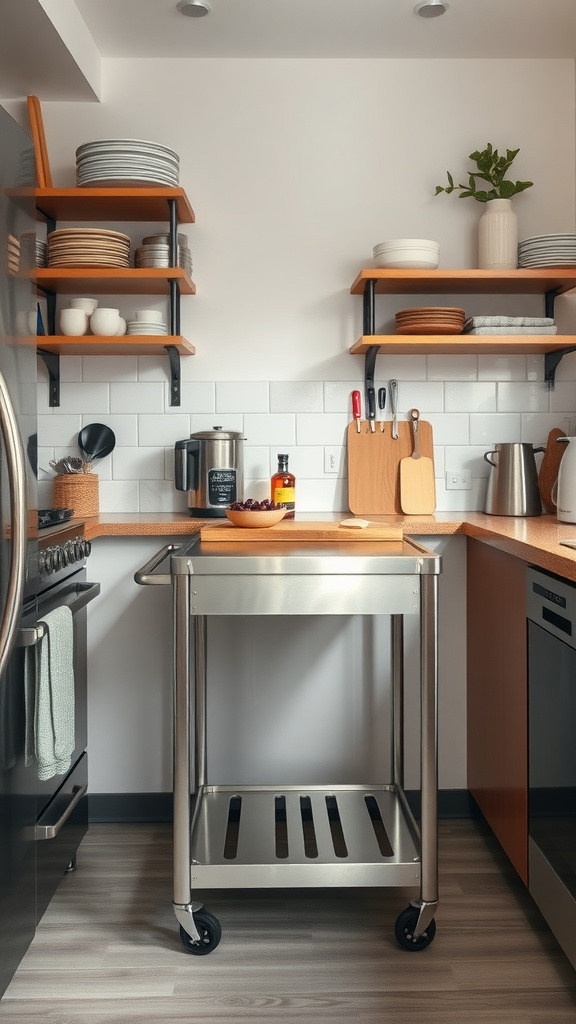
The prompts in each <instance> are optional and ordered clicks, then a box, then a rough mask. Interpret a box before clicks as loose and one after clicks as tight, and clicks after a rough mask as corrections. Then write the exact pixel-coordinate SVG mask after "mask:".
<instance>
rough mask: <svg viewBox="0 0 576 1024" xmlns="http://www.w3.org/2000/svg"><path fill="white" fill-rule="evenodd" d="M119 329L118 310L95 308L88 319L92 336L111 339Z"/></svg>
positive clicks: (103, 307)
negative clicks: (96, 335) (97, 335)
mask: <svg viewBox="0 0 576 1024" xmlns="http://www.w3.org/2000/svg"><path fill="white" fill-rule="evenodd" d="M119 327H120V310H119V309H107V308H106V307H105V306H97V307H96V309H95V310H94V312H93V313H92V316H91V317H90V329H91V331H92V333H93V334H100V335H103V336H104V337H109V338H110V337H113V335H115V334H116V331H117V330H118V328H119Z"/></svg>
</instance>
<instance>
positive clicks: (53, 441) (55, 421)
mask: <svg viewBox="0 0 576 1024" xmlns="http://www.w3.org/2000/svg"><path fill="white" fill-rule="evenodd" d="M81 426H82V417H81V416H80V415H79V414H78V413H75V414H74V415H72V416H65V415H59V416H52V415H50V416H46V415H40V416H39V417H38V443H39V444H41V445H50V446H52V447H54V446H55V445H74V444H76V439H77V437H78V431H79V430H80V428H81Z"/></svg>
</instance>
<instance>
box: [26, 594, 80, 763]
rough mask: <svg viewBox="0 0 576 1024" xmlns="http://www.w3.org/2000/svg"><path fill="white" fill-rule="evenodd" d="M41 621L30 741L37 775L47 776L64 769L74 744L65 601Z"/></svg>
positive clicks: (71, 635) (69, 617)
mask: <svg viewBox="0 0 576 1024" xmlns="http://www.w3.org/2000/svg"><path fill="white" fill-rule="evenodd" d="M42 621H43V622H44V624H45V626H46V630H47V632H46V636H45V637H44V638H43V639H42V640H41V641H40V657H39V665H38V674H37V677H36V709H35V716H34V744H35V753H36V760H37V762H38V778H39V779H51V778H52V777H53V776H54V775H62V774H63V772H66V771H68V769H69V768H70V765H71V763H72V754H73V751H74V747H75V745H76V744H75V735H74V733H75V729H74V726H75V706H74V631H73V624H72V612H71V611H70V609H69V608H68V607H66V605H62V606H61V607H60V608H55V609H54V611H52V612H48V614H47V615H45V616H44V619H43V620H42Z"/></svg>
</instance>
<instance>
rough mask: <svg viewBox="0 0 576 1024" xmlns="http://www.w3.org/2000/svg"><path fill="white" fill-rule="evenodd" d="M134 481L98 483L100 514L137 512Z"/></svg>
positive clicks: (136, 488)
mask: <svg viewBox="0 0 576 1024" xmlns="http://www.w3.org/2000/svg"><path fill="white" fill-rule="evenodd" d="M139 511H140V509H139V501H138V483H137V481H136V480H111V481H109V482H108V481H103V482H101V483H100V512H103V513H106V512H108V513H122V512H139Z"/></svg>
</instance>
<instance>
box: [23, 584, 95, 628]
mask: <svg viewBox="0 0 576 1024" xmlns="http://www.w3.org/2000/svg"><path fill="white" fill-rule="evenodd" d="M99 593H100V584H99V583H72V584H71V585H70V587H69V588H68V589H67V590H65V589H64V590H61V591H60V592H59V593H56V594H54V595H53V596H52V597H50V599H46V600H45V601H43V602H41V603H40V607H39V609H38V618H39V619H40V620H42V616H43V615H46V614H47V613H48V612H51V611H53V610H54V609H55V608H62V607H63V606H64V607H66V608H69V609H70V611H71V612H72V614H73V615H75V614H76V612H79V611H80V609H81V608H84V606H85V605H87V604H90V601H93V600H94V598H95V597H97V596H98V594H99ZM41 624H42V623H41V621H40V622H39V623H38V625H41Z"/></svg>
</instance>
